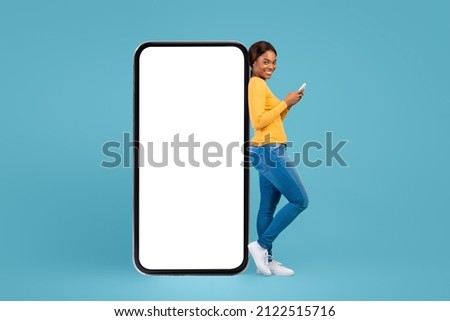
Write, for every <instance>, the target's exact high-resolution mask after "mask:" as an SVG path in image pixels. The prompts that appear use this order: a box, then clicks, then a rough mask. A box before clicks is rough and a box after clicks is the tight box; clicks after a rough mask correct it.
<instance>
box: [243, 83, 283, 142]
mask: <svg viewBox="0 0 450 321" xmlns="http://www.w3.org/2000/svg"><path fill="white" fill-rule="evenodd" d="M248 105H249V114H250V120H251V122H252V126H253V129H254V130H255V135H254V136H253V138H252V140H251V145H256V146H261V145H265V144H268V143H286V142H287V137H286V133H285V132H284V127H283V119H284V117H285V116H286V114H287V113H288V111H289V109H288V108H287V105H286V102H285V101H284V100H282V101H280V100H279V99H278V98H277V97H276V96H275V95H274V94H273V93H272V91H271V90H270V89H269V87H268V86H267V84H266V81H265V80H264V79H261V78H259V77H252V78H250V81H249V84H248Z"/></svg>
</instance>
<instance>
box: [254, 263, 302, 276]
mask: <svg viewBox="0 0 450 321" xmlns="http://www.w3.org/2000/svg"><path fill="white" fill-rule="evenodd" d="M267 267H268V268H269V270H270V272H271V273H272V275H277V276H292V275H294V270H292V269H290V268H287V267H285V266H283V264H282V263H280V262H277V261H275V260H272V261H270V262H269V264H268V265H267ZM256 274H263V273H261V271H260V270H259V269H258V268H257V269H256Z"/></svg>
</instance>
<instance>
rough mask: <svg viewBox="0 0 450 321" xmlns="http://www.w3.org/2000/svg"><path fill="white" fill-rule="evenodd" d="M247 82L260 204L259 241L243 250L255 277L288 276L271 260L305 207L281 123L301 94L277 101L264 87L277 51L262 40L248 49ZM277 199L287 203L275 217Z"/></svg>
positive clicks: (273, 66)
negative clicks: (249, 74)
mask: <svg viewBox="0 0 450 321" xmlns="http://www.w3.org/2000/svg"><path fill="white" fill-rule="evenodd" d="M249 60H250V61H249V62H250V66H251V68H252V77H251V79H250V81H249V85H248V99H249V109H250V120H251V122H252V126H253V129H254V130H255V135H254V136H253V138H252V140H251V142H250V147H249V151H250V158H251V163H252V165H253V166H254V167H255V168H256V169H257V170H258V172H259V187H260V193H261V201H260V204H259V211H258V217H257V224H256V225H257V231H258V240H256V241H254V242H251V243H250V244H249V245H248V248H249V251H250V254H251V255H252V257H253V260H254V261H255V264H256V267H257V273H258V274H263V275H280V276H291V275H294V271H293V270H292V269H290V268H287V267H285V266H283V265H282V264H281V263H280V262H277V261H275V260H274V259H273V257H272V243H273V242H274V240H275V239H276V237H277V236H278V235H279V234H280V233H281V232H282V231H283V230H284V229H285V228H286V227H287V226H288V225H289V224H290V223H291V222H292V221H293V220H294V219H295V218H296V217H297V216H298V214H300V213H301V212H302V211H303V210H305V209H306V208H307V206H308V196H307V194H306V191H305V188H304V186H303V183H302V181H301V178H300V175H299V173H298V171H297V169H296V168H295V167H294V166H295V165H294V163H293V162H292V160H291V159H290V158H289V156H288V155H287V154H286V143H287V137H286V133H285V132H284V127H283V120H284V118H285V117H286V115H287V114H288V113H289V112H290V110H291V108H292V106H294V105H295V104H296V103H298V102H299V100H300V99H302V97H303V90H300V91H296V92H290V93H288V94H287V95H286V97H285V98H284V99H283V100H281V101H280V100H279V99H278V98H277V97H276V96H275V95H274V94H273V93H272V92H271V90H270V89H269V87H268V86H267V83H266V80H268V79H270V78H271V77H272V75H273V73H274V71H275V69H276V60H277V52H276V50H275V48H274V47H273V46H272V45H271V44H270V43H269V42H266V41H258V42H256V43H254V44H253V45H252V46H251V47H250V49H249ZM281 195H283V196H284V197H286V199H287V200H288V201H289V203H287V204H286V205H285V206H283V207H282V208H281V209H280V210H279V211H278V213H277V214H276V215H274V213H275V209H276V206H277V204H278V203H279V201H280V198H281Z"/></svg>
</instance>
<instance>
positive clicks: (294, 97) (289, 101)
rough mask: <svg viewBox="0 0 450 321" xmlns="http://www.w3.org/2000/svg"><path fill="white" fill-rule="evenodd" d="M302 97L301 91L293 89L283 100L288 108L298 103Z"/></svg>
mask: <svg viewBox="0 0 450 321" xmlns="http://www.w3.org/2000/svg"><path fill="white" fill-rule="evenodd" d="M302 97H303V91H293V92H290V93H289V94H287V95H286V97H285V98H284V101H285V103H286V105H287V106H288V108H291V107H292V106H294V105H295V104H296V103H298V102H299V100H300V99H302Z"/></svg>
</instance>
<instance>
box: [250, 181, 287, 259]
mask: <svg viewBox="0 0 450 321" xmlns="http://www.w3.org/2000/svg"><path fill="white" fill-rule="evenodd" d="M259 190H260V193H261V198H260V202H259V210H258V216H257V218H256V229H257V231H258V237H259V238H261V237H262V235H263V234H264V232H265V231H266V230H267V228H268V227H269V226H270V224H271V223H272V220H273V214H274V213H275V209H276V207H277V204H278V202H279V201H280V198H281V192H280V191H279V190H278V189H277V188H276V187H275V186H274V185H273V184H272V183H271V182H270V181H269V180H268V179H267V178H266V177H265V176H264V175H263V174H261V173H259ZM267 251H268V254H269V256H272V246H270V247H269V248H268V249H267Z"/></svg>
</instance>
